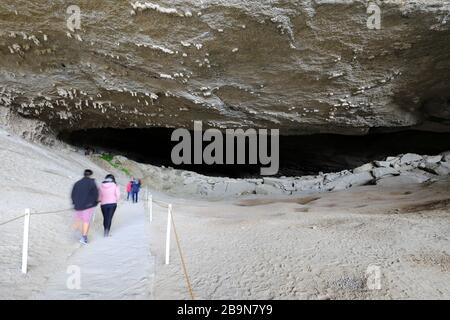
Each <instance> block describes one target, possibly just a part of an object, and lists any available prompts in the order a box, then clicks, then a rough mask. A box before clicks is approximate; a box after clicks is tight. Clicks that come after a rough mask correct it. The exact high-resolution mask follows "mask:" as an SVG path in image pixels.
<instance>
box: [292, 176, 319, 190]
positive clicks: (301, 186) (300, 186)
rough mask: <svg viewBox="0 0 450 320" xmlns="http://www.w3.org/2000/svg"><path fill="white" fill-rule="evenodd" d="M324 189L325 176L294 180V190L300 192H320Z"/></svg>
mask: <svg viewBox="0 0 450 320" xmlns="http://www.w3.org/2000/svg"><path fill="white" fill-rule="evenodd" d="M322 187H323V176H306V177H301V178H299V179H296V180H294V189H295V191H296V192H299V191H320V190H321V189H322Z"/></svg>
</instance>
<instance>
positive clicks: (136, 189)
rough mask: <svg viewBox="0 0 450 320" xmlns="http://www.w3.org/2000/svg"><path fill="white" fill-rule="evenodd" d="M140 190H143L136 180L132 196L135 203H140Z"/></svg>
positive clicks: (132, 188) (133, 183)
mask: <svg viewBox="0 0 450 320" xmlns="http://www.w3.org/2000/svg"><path fill="white" fill-rule="evenodd" d="M139 190H141V184H140V183H139V181H138V180H137V179H134V180H133V182H132V184H131V195H132V198H133V203H138V195H139Z"/></svg>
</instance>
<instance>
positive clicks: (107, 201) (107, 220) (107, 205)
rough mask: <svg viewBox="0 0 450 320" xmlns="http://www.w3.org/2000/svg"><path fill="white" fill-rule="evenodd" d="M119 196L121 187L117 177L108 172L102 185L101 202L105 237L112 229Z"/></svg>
mask: <svg viewBox="0 0 450 320" xmlns="http://www.w3.org/2000/svg"><path fill="white" fill-rule="evenodd" d="M119 198H120V189H119V186H118V185H117V184H116V179H115V178H114V176H113V175H112V174H108V175H107V176H106V177H105V180H104V181H103V183H102V185H101V186H100V202H101V208H102V213H103V227H104V228H105V234H104V235H105V237H108V236H109V230H111V222H112V219H113V216H114V212H116V209H117V203H118V202H119Z"/></svg>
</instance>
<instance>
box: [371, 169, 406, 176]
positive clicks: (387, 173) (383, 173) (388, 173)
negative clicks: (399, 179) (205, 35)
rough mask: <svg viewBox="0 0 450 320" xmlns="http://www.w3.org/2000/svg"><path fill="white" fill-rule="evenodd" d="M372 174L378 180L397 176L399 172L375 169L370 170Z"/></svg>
mask: <svg viewBox="0 0 450 320" xmlns="http://www.w3.org/2000/svg"><path fill="white" fill-rule="evenodd" d="M372 174H373V176H374V177H375V178H376V179H380V178H382V177H385V176H398V175H399V174H400V172H398V171H397V170H395V169H393V168H375V169H373V170H372Z"/></svg>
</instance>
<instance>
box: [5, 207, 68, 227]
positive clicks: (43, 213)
mask: <svg viewBox="0 0 450 320" xmlns="http://www.w3.org/2000/svg"><path fill="white" fill-rule="evenodd" d="M72 210H73V209H72V208H70V209H64V210H56V211H43V212H32V213H31V215H32V216H34V215H45V214H53V213H62V212H67V211H72ZM23 217H25V215H24V214H21V215H20V216H17V217H15V218H12V219H9V220H6V221H3V222H0V226H3V225H5V224H8V223H10V222H13V221H16V220H19V219H20V218H23Z"/></svg>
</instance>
